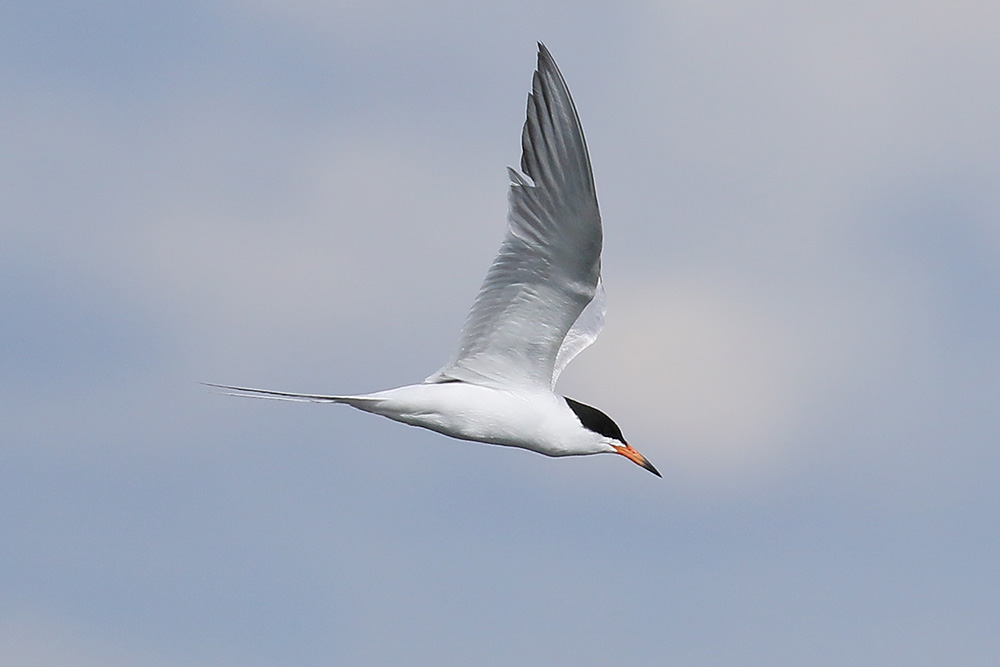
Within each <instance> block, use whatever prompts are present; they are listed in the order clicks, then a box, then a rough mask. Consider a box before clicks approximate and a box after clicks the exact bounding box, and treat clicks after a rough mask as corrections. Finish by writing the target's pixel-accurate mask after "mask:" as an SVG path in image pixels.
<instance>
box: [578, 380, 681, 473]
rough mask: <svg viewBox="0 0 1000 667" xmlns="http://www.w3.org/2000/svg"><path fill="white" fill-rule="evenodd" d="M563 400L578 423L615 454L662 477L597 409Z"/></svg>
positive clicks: (608, 418)
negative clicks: (597, 437) (597, 436)
mask: <svg viewBox="0 0 1000 667" xmlns="http://www.w3.org/2000/svg"><path fill="white" fill-rule="evenodd" d="M563 398H564V399H565V400H566V404H567V405H568V406H569V407H570V409H571V410H572V411H573V412H574V413H575V414H576V416H577V419H579V420H580V423H581V424H583V427H584V428H586V429H587V430H589V431H593V432H594V433H596V434H598V435H600V436H601V437H602V439H603V440H604V442H606V443H607V445H608V446H609V447H611V449H612V450H613V451H614V452H615V453H616V454H621V455H622V456H624V457H625V458H627V459H628V460H629V461H632V462H633V463H635V464H636V465H639V466H642V467H643V468H645V469H646V470H648V471H649V472H651V473H653V474H654V475H656V476H657V477H663V475H661V474H660V471H659V470H657V469H656V467H655V466H653V464H652V463H650V462H649V461H648V460H647V459H646V457H645V456H643V455H642V454H640V453H639V450H637V449H636V448H635V447H633V446H632V445H630V444H628V443H627V442H625V436H623V435H622V430H621V429H620V428H618V424H616V423H615V422H614V420H613V419H611V417H609V416H607V415H606V414H604V413H603V412H601V411H600V410H598V409H597V408H593V407H591V406H589V405H584V404H583V403H580V402H579V401H574V400H573V399H572V398H566V397H565V396H564V397H563Z"/></svg>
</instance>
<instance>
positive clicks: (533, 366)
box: [210, 43, 661, 477]
mask: <svg viewBox="0 0 1000 667" xmlns="http://www.w3.org/2000/svg"><path fill="white" fill-rule="evenodd" d="M531 88H532V90H531V94H530V95H529V96H528V110H527V119H526V120H525V123H524V129H523V130H522V132H521V149H522V152H521V171H520V172H518V171H516V170H514V169H510V168H508V170H507V171H508V173H509V174H510V181H511V183H510V193H509V195H508V200H509V211H508V214H507V223H508V225H507V235H506V237H505V238H504V240H503V244H502V245H501V246H500V252H499V254H497V257H496V259H495V260H493V265H492V266H491V267H490V269H489V271H488V272H487V274H486V279H485V280H484V281H483V285H482V287H481V288H480V290H479V294H478V295H477V296H476V300H475V302H474V303H473V305H472V310H471V311H470V312H469V315H468V318H467V319H466V322H465V327H464V329H463V330H462V335H461V340H460V342H459V346H458V351H457V352H456V353H455V356H454V357H453V358H452V359H451V361H449V362H448V363H447V364H446V365H445V366H444V367H443V368H442V369H441V370H439V371H437V372H436V373H434V374H433V375H431V376H430V377H429V378H427V379H426V380H424V381H423V382H422V383H420V384H414V385H409V386H406V387H399V388H397V389H388V390H386V391H378V392H375V393H372V394H361V395H357V396H324V395H315V394H294V393H288V392H282V391H269V390H265V389H251V388H247V387H233V386H229V385H217V384H211V385H210V386H213V387H218V388H221V389H226V390H229V391H230V392H234V395H238V396H251V397H255V398H271V399H279V400H292V401H310V402H316V403H343V404H346V405H350V406H351V407H355V408H357V409H359V410H364V411H365V412H372V413H374V414H377V415H382V416H383V417H388V418H389V419H393V420H395V421H399V422H403V423H404V424H410V425H411V426H421V427H423V428H427V429H430V430H432V431H437V432H438V433H443V434H444V435H448V436H451V437H453V438H459V439H461V440H472V441H475V442H483V443H489V444H494V445H505V446H507V447H520V448H522V449H528V450H531V451H533V452H538V453H539V454H545V455H546V456H584V455H588V454H621V455H622V456H624V457H626V458H627V459H629V460H630V461H633V462H634V463H636V464H638V465H640V466H642V467H643V468H645V469H646V470H648V471H650V472H651V473H653V474H654V475H656V476H658V477H659V476H661V475H660V473H659V472H658V471H657V470H656V468H655V467H653V464H651V463H650V462H649V461H647V460H646V457H645V456H643V455H642V454H640V453H639V452H638V451H636V450H635V449H634V448H633V447H632V446H631V445H629V444H628V443H627V442H626V441H625V437H624V436H623V435H622V432H621V429H620V428H619V427H618V425H617V424H615V422H614V421H613V420H612V419H611V418H610V417H608V416H607V415H606V414H604V413H603V412H601V411H600V410H598V409H597V408H593V407H590V406H589V405H584V404H583V403H579V402H577V401H574V400H573V399H571V398H567V397H565V396H561V395H559V394H556V393H555V391H554V388H555V384H556V380H557V379H558V378H559V374H560V373H561V372H562V370H563V369H564V368H565V367H566V365H567V364H568V363H569V362H570V361H571V360H572V359H573V358H574V357H575V356H576V355H577V354H579V353H580V352H581V351H582V350H583V349H584V348H586V347H587V346H589V345H590V344H591V343H593V342H594V340H595V339H596V338H597V336H598V334H599V333H600V332H601V329H602V328H603V327H604V310H605V307H604V288H603V286H602V285H601V247H602V245H603V235H602V231H601V214H600V211H599V210H598V206H597V193H596V191H595V189H594V176H593V174H592V173H591V169H590V156H589V155H588V153H587V143H586V141H585V140H584V137H583V128H582V127H581V125H580V119H579V117H578V116H577V113H576V106H575V105H574V104H573V99H572V97H570V93H569V88H567V86H566V82H565V80H564V79H563V77H562V74H561V73H560V72H559V68H558V67H556V63H555V60H553V58H552V54H550V53H549V50H548V49H547V48H545V45H544V44H541V43H539V44H538V66H537V68H536V70H535V73H534V77H533V79H532V86H531Z"/></svg>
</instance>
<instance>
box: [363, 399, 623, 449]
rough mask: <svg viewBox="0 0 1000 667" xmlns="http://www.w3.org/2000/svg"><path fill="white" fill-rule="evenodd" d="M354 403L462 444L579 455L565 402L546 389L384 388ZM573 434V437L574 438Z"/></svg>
mask: <svg viewBox="0 0 1000 667" xmlns="http://www.w3.org/2000/svg"><path fill="white" fill-rule="evenodd" d="M364 398H365V399H369V400H366V401H365V403H364V404H358V403H353V405H355V407H358V408H360V409H362V410H365V411H366V412H373V413H376V414H379V415H382V416H384V417H388V418H390V419H394V420H396V421H400V422H403V423H405V424H410V425H413V426H421V427H423V428H427V429H430V430H432V431H437V432H438V433H443V434H444V435H448V436H451V437H453V438H460V439H462V440H474V441H476V442H486V443H490V444H494V445H506V446H508V447H521V448H524V449H530V450H532V451H535V452H539V453H540V454H546V455H548V456H565V455H568V454H596V453H598V452H603V451H607V449H609V448H606V447H598V446H596V444H595V448H594V449H593V451H581V450H580V444H581V443H580V442H579V438H578V434H579V432H580V431H582V430H583V429H582V427H581V426H580V423H579V421H578V420H577V418H576V416H575V415H574V414H573V412H572V410H570V409H569V407H568V406H567V405H566V403H565V401H564V400H563V399H562V398H561V397H559V396H557V395H555V394H553V393H552V392H548V391H521V390H518V391H506V390H498V389H491V388H489V387H481V386H478V385H472V384H466V383H464V382H447V383H443V384H419V385H411V386H407V387H400V388H398V389H389V390H387V391H380V392H376V393H374V394H368V395H367V396H365V397H364ZM575 436H577V437H575Z"/></svg>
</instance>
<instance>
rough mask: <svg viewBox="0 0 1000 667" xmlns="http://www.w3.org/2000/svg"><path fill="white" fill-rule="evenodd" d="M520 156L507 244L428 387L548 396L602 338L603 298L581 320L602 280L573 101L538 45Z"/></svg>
mask: <svg viewBox="0 0 1000 667" xmlns="http://www.w3.org/2000/svg"><path fill="white" fill-rule="evenodd" d="M521 149H522V152H521V172H520V173H518V172H517V171H515V170H513V169H508V173H509V174H510V180H511V185H510V194H509V196H508V201H509V212H508V216H507V222H508V227H507V236H506V237H505V238H504V241H503V244H502V245H501V246H500V252H499V254H498V255H497V257H496V259H495V260H494V261H493V265H492V266H491V267H490V270H489V272H487V274H486V279H485V280H484V281H483V285H482V287H481V288H480V290H479V294H478V296H477V297H476V301H475V303H474V304H473V306H472V310H471V312H470V313H469V316H468V318H467V319H466V322H465V328H464V329H463V331H462V337H461V340H460V342H459V349H458V352H457V353H456V355H455V357H454V358H453V359H452V360H451V362H449V364H448V365H447V366H445V367H444V368H442V369H441V370H440V371H438V372H437V373H435V374H434V375H432V376H431V377H429V378H428V379H427V382H448V381H453V380H461V381H464V382H471V383H475V384H489V385H510V384H516V385H532V386H540V387H546V388H552V387H553V385H554V384H555V381H556V378H557V377H558V375H559V372H560V371H561V370H562V368H563V367H564V366H565V365H566V363H568V362H569V360H570V359H572V358H573V357H574V356H575V355H576V354H577V353H578V352H579V351H580V350H582V349H583V348H584V347H586V346H587V345H589V344H590V343H592V342H593V341H594V339H595V338H597V334H598V333H599V332H600V327H601V325H602V324H603V319H604V318H603V316H604V303H603V298H601V299H599V300H598V303H595V308H593V309H589V310H588V312H587V314H586V315H585V316H584V317H582V318H581V313H583V312H584V309H585V308H587V306H588V304H590V303H591V302H592V301H594V297H595V294H597V290H598V284H599V282H600V276H601V246H602V244H603V237H602V232H601V215H600V211H599V210H598V206H597V194H596V192H595V190H594V177H593V174H592V173H591V169H590V157H589V155H588V154H587V143H586V141H585V140H584V137H583V128H582V127H581V126H580V119H579V118H578V117H577V113H576V107H575V106H574V104H573V99H572V98H571V97H570V93H569V89H568V88H567V87H566V82H565V81H564V80H563V77H562V74H560V72H559V69H558V68H557V67H556V63H555V61H554V60H553V59H552V55H551V54H550V53H549V51H548V49H546V48H545V46H544V45H543V44H539V45H538V67H537V69H536V70H535V74H534V77H533V79H532V91H531V94H530V95H529V96H528V111H527V119H526V120H525V123H524V129H523V131H522V132H521ZM571 330H573V331H574V334H573V335H570V336H567V334H568V333H569V332H570V331H571ZM557 360H558V361H557Z"/></svg>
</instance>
